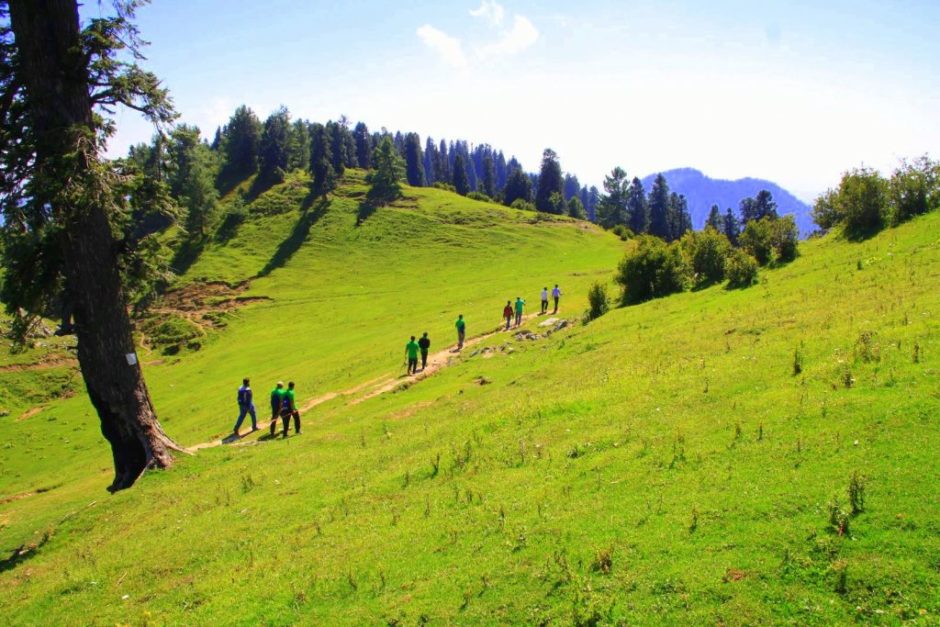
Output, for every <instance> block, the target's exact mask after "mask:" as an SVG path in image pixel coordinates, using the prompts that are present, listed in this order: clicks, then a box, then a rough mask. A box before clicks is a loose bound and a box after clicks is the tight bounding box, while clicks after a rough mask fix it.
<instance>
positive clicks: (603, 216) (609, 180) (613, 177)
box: [597, 167, 629, 229]
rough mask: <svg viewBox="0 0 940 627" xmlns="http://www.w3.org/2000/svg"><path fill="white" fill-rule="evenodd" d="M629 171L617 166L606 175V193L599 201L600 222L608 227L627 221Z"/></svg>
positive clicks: (598, 214) (598, 219)
mask: <svg viewBox="0 0 940 627" xmlns="http://www.w3.org/2000/svg"><path fill="white" fill-rule="evenodd" d="M628 185H629V184H628V183H627V173H626V172H624V170H623V168H621V167H616V168H614V169H613V170H611V172H610V174H608V175H607V176H605V177H604V195H603V196H601V199H600V201H599V202H598V203H597V221H598V224H600V225H601V226H603V227H604V228H606V229H610V228H613V227H614V226H616V225H618V224H626V223H627V187H628Z"/></svg>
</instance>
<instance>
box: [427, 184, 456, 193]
mask: <svg viewBox="0 0 940 627" xmlns="http://www.w3.org/2000/svg"><path fill="white" fill-rule="evenodd" d="M432 187H433V188H435V189H443V190H446V191H448V192H454V193H455V194H456V193H457V188H456V187H454V186H453V185H451V184H450V183H444V182H443V181H437V182H435V183H434V185H432Z"/></svg>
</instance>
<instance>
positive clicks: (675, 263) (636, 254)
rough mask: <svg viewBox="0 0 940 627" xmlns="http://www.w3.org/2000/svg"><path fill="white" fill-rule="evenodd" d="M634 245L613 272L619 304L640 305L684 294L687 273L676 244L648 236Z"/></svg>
mask: <svg viewBox="0 0 940 627" xmlns="http://www.w3.org/2000/svg"><path fill="white" fill-rule="evenodd" d="M637 242H638V246H637V248H636V250H634V251H633V252H631V253H627V255H626V256H625V257H624V258H623V260H622V261H621V262H620V265H619V266H618V269H617V278H616V280H617V283H619V284H620V285H622V286H623V297H622V301H623V303H624V304H630V303H641V302H643V301H647V300H649V299H651V298H657V297H660V296H667V295H669V294H673V293H675V292H681V291H682V290H684V289H685V283H686V277H687V276H688V274H689V270H688V266H686V263H685V260H684V259H683V257H682V252H681V251H680V249H679V245H678V243H672V244H669V245H667V244H666V243H665V242H664V241H663V240H661V239H659V238H658V237H652V236H649V235H644V236H641V237H639V238H638V239H637Z"/></svg>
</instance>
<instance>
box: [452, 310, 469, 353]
mask: <svg viewBox="0 0 940 627" xmlns="http://www.w3.org/2000/svg"><path fill="white" fill-rule="evenodd" d="M454 326H455V327H457V350H460V349H462V348H463V341H464V338H466V337H467V323H466V322H465V321H464V319H463V314H460V315H458V316H457V322H456V324H454Z"/></svg>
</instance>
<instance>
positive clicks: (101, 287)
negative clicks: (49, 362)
mask: <svg viewBox="0 0 940 627" xmlns="http://www.w3.org/2000/svg"><path fill="white" fill-rule="evenodd" d="M118 9H119V10H118V11H117V14H116V15H114V16H103V17H98V18H96V19H94V20H91V21H90V22H89V24H88V26H86V27H85V29H84V30H83V29H82V28H81V27H80V25H79V10H78V4H77V2H75V1H74V0H72V1H68V0H59V1H57V2H49V1H45V2H40V1H37V0H11V1H10V2H9V3H6V2H3V3H0V148H2V149H0V209H2V217H0V231H2V241H3V246H2V248H0V252H2V255H3V258H2V263H0V265H2V268H3V286H2V290H3V291H2V301H3V303H4V306H5V307H6V310H7V312H8V313H10V314H11V315H13V316H14V321H15V322H16V323H17V325H16V326H15V328H14V330H16V329H24V330H25V329H28V328H29V326H30V324H29V323H30V322H31V321H32V320H31V317H32V316H38V315H42V314H43V313H46V310H47V308H48V306H49V305H50V304H51V302H52V301H53V300H55V299H59V298H62V299H64V300H65V301H66V303H67V305H68V307H69V308H70V309H71V310H72V312H73V313H74V318H75V322H76V324H75V326H74V330H75V333H76V335H77V341H78V343H77V351H76V352H77V356H78V362H79V366H80V368H81V375H82V378H83V379H84V382H85V389H86V390H87V393H88V397H89V399H90V400H91V405H92V407H93V408H94V410H95V411H96V412H97V414H98V417H99V419H100V422H101V433H102V435H104V437H105V439H107V440H108V442H109V443H110V444H111V453H112V459H113V463H114V471H115V476H114V481H113V482H112V484H111V485H110V486H109V488H108V489H109V490H110V491H112V492H113V491H116V490H122V489H124V488H129V487H130V486H132V485H133V484H134V482H135V481H136V480H137V479H138V478H139V477H140V476H141V474H143V472H144V471H145V470H146V469H147V468H154V467H156V468H164V467H167V466H170V465H171V464H172V462H173V456H172V451H174V450H182V449H181V448H180V447H179V446H178V445H177V444H175V443H174V442H173V441H172V440H171V439H170V438H169V437H168V436H167V435H166V434H165V433H164V431H163V427H162V426H161V425H160V422H159V421H158V420H157V416H156V412H155V411H154V407H153V403H152V401H151V399H150V393H149V391H148V390H147V385H146V383H145V382H144V377H143V372H142V370H141V366H140V362H139V360H138V359H137V357H136V352H135V346H134V337H133V334H132V329H131V323H130V319H129V317H128V300H127V297H128V289H129V287H130V284H131V283H132V281H133V280H134V279H135V276H134V275H135V272H136V270H135V268H136V267H137V266H138V264H140V263H142V262H144V261H145V257H144V256H142V254H141V253H142V250H141V248H139V247H140V246H142V245H145V244H146V242H142V241H135V240H134V238H133V234H132V233H131V232H129V231H128V230H126V229H127V228H128V227H132V226H133V223H132V221H131V220H130V216H129V213H130V211H131V209H130V207H129V206H128V205H127V200H128V198H129V196H131V195H132V191H133V190H132V189H130V188H129V186H127V185H126V183H127V182H128V181H127V179H126V178H125V177H122V176H121V174H120V173H119V172H116V171H115V170H114V164H112V163H109V162H107V160H105V159H104V158H103V157H102V155H101V154H100V153H101V152H102V151H103V149H104V146H105V142H106V139H107V137H108V136H109V135H110V134H111V133H112V132H113V130H114V128H113V121H111V120H108V119H107V118H106V117H105V114H107V113H109V112H110V111H111V110H112V108H113V107H115V106H116V105H119V104H123V105H126V106H128V107H132V108H133V109H135V110H137V111H140V112H141V113H143V114H144V115H145V116H146V117H147V118H148V119H149V120H150V121H152V122H154V123H156V124H159V125H161V126H164V125H166V124H168V123H169V122H170V121H171V120H172V119H173V117H174V114H173V110H172V107H171V103H170V101H169V99H168V97H167V94H166V91H165V90H163V89H161V88H160V82H159V80H158V79H157V78H156V76H154V75H153V74H151V73H149V72H145V71H144V70H142V69H141V68H140V67H139V66H138V65H136V63H135V61H136V60H137V59H140V58H141V56H140V52H139V50H138V46H139V41H138V39H137V29H136V28H135V26H134V25H133V24H132V23H131V22H130V19H132V18H133V12H134V4H133V3H128V4H125V5H122V6H120V7H119V8H118ZM8 20H9V21H8ZM122 59H129V60H130V61H127V60H122ZM19 323H24V324H25V325H26V326H25V327H24V326H22V325H21V324H19ZM65 324H66V320H63V327H64V326H65ZM125 356H127V359H126V360H125V358H124V357H125ZM132 357H133V359H132Z"/></svg>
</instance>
